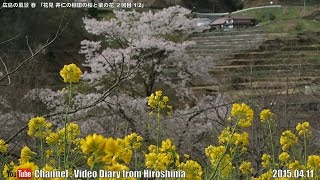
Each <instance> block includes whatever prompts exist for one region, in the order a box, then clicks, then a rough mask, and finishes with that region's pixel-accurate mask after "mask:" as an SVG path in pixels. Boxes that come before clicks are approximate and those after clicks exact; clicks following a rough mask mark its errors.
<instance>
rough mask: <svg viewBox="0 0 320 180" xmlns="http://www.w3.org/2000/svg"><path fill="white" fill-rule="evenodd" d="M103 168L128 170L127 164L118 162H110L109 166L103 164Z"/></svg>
mask: <svg viewBox="0 0 320 180" xmlns="http://www.w3.org/2000/svg"><path fill="white" fill-rule="evenodd" d="M104 169H105V170H107V171H123V170H126V171H128V170H129V168H128V167H127V166H125V165H123V164H119V163H115V164H112V165H111V166H105V167H104Z"/></svg>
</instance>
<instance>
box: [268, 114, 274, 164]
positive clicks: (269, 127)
mask: <svg viewBox="0 0 320 180" xmlns="http://www.w3.org/2000/svg"><path fill="white" fill-rule="evenodd" d="M267 122H268V129H269V136H270V141H271V149H272V167H273V169H274V166H275V160H274V158H275V152H274V147H273V137H272V130H271V125H270V122H269V121H268V120H267Z"/></svg>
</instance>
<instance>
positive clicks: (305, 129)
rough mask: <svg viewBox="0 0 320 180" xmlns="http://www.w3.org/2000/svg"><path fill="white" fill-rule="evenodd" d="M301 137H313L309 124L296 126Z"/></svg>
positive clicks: (304, 123)
mask: <svg viewBox="0 0 320 180" xmlns="http://www.w3.org/2000/svg"><path fill="white" fill-rule="evenodd" d="M296 130H297V131H298V134H299V136H302V137H303V136H309V135H311V131H310V124H309V122H303V123H298V124H297V126H296Z"/></svg>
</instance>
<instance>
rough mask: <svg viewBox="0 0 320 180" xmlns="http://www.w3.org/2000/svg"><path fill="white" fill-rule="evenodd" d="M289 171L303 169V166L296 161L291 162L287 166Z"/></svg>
mask: <svg viewBox="0 0 320 180" xmlns="http://www.w3.org/2000/svg"><path fill="white" fill-rule="evenodd" d="M288 167H289V169H291V170H293V171H294V170H301V169H304V166H303V165H302V164H301V163H300V162H299V161H297V160H294V161H292V162H290V163H289V165H288Z"/></svg>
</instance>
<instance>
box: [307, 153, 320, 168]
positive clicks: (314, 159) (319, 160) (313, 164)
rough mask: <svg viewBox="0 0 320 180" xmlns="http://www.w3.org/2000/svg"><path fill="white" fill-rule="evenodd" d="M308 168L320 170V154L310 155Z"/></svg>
mask: <svg viewBox="0 0 320 180" xmlns="http://www.w3.org/2000/svg"><path fill="white" fill-rule="evenodd" d="M307 169H310V170H311V169H312V170H317V171H319V169H320V156H318V155H310V156H308V163H307Z"/></svg>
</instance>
